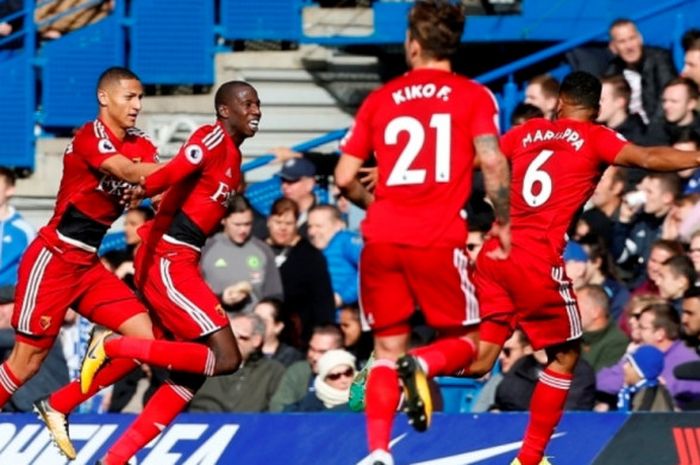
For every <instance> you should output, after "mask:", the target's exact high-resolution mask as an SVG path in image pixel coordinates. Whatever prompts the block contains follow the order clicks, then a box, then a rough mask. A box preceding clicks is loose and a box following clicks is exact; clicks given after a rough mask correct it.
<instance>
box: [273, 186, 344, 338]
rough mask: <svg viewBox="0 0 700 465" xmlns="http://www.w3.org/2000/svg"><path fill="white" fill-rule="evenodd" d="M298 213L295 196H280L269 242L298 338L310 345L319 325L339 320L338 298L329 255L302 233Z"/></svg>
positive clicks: (285, 305) (285, 309)
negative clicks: (334, 293)
mask: <svg viewBox="0 0 700 465" xmlns="http://www.w3.org/2000/svg"><path fill="white" fill-rule="evenodd" d="M298 217H299V209H298V207H297V204H296V203H295V202H294V201H293V200H290V199H287V198H284V197H283V198H280V199H277V200H276V201H275V202H274V203H273V204H272V210H271V211H270V216H269V217H268V220H267V227H268V229H269V231H270V237H269V238H268V239H267V242H268V244H269V245H270V247H272V251H273V252H274V254H275V263H276V265H277V268H279V271H280V276H281V278H282V288H283V289H284V306H283V308H284V312H285V315H288V316H289V317H290V318H291V319H292V321H293V323H294V328H292V329H293V330H294V331H293V334H294V337H295V342H296V343H297V345H301V346H306V344H308V342H309V338H310V337H311V331H312V330H313V328H314V327H315V326H321V325H325V324H328V323H333V322H335V302H334V299H333V288H332V287H331V278H330V275H329V274H328V266H327V264H326V259H325V257H324V256H323V253H321V251H319V250H318V249H316V248H315V247H314V246H313V245H311V243H310V242H309V241H308V239H305V238H304V237H302V236H301V235H300V234H299V232H298V228H297V218H298Z"/></svg>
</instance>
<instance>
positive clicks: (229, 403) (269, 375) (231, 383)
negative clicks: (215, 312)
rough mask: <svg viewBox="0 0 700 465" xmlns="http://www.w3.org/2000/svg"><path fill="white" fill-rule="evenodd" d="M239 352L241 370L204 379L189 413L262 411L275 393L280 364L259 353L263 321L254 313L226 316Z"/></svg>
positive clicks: (266, 408) (263, 328)
mask: <svg viewBox="0 0 700 465" xmlns="http://www.w3.org/2000/svg"><path fill="white" fill-rule="evenodd" d="M229 321H230V322H231V329H232V330H233V334H234V335H235V336H236V342H237V343H238V349H239V350H240V351H241V360H242V361H241V368H240V369H239V370H238V371H236V372H235V373H233V374H229V375H224V376H216V377H212V378H208V379H207V380H206V381H205V382H204V385H203V386H202V387H201V388H200V389H199V391H197V394H195V396H194V398H193V399H192V403H191V404H190V407H189V411H190V412H266V411H267V410H268V407H269V404H270V399H271V398H272V395H273V394H274V392H275V391H276V390H277V387H278V386H279V383H280V380H281V379H282V375H283V374H284V365H282V364H281V363H279V362H278V361H276V360H272V359H269V358H267V357H265V356H263V354H262V350H261V348H262V345H263V341H264V340H265V322H264V321H263V319H262V318H260V317H259V316H258V315H256V314H255V313H242V312H239V313H234V314H230V313H229Z"/></svg>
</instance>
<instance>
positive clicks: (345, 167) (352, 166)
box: [335, 153, 374, 209]
mask: <svg viewBox="0 0 700 465" xmlns="http://www.w3.org/2000/svg"><path fill="white" fill-rule="evenodd" d="M362 163H363V161H362V160H361V159H359V158H357V157H353V156H352V155H348V154H345V153H344V154H342V155H341V156H340V160H338V164H337V165H336V167H335V183H336V185H337V186H338V188H339V189H340V192H342V193H343V195H344V196H345V197H347V198H348V199H349V200H350V201H351V202H352V203H354V204H355V205H357V206H358V207H360V208H364V209H367V207H368V206H369V205H370V204H371V203H372V202H373V201H374V195H372V194H371V193H370V192H369V191H368V190H367V189H366V188H365V186H363V185H362V183H361V182H360V181H359V180H358V179H357V174H358V173H359V171H360V168H361V167H362Z"/></svg>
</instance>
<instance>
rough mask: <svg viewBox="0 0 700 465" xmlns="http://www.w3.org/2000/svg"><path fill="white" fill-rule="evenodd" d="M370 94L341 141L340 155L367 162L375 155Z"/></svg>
mask: <svg viewBox="0 0 700 465" xmlns="http://www.w3.org/2000/svg"><path fill="white" fill-rule="evenodd" d="M374 95H375V94H370V96H369V97H367V99H365V101H364V102H363V103H362V105H361V106H360V109H359V110H358V111H357V114H356V116H355V121H354V122H353V123H352V126H350V129H348V132H347V134H345V137H343V139H342V140H341V141H340V153H345V154H348V155H352V156H354V157H357V158H360V159H362V160H367V159H368V158H369V157H370V155H372V153H373V147H372V113H373V112H372V106H373V105H372V101H373V96H374Z"/></svg>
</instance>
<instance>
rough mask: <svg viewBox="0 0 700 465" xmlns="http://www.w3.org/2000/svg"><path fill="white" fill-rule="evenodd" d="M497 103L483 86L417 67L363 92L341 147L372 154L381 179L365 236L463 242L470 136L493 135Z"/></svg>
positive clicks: (415, 243) (360, 155) (471, 152)
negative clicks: (361, 101)
mask: <svg viewBox="0 0 700 465" xmlns="http://www.w3.org/2000/svg"><path fill="white" fill-rule="evenodd" d="M497 121H498V109H497V105H496V101H495V99H494V98H493V95H492V94H491V93H490V92H489V91H488V89H486V88H485V87H483V86H482V85H480V84H478V83H476V82H474V81H471V80H469V79H467V78H465V77H463V76H459V75H457V74H455V73H452V72H447V71H441V70H434V69H417V70H413V71H410V72H408V73H406V74H404V75H403V76H401V77H398V78H396V79H394V80H392V81H390V82H389V83H387V84H386V85H384V86H383V87H381V88H379V89H378V90H376V91H374V92H373V93H372V94H370V95H369V97H367V99H366V100H365V102H364V103H363V104H362V106H361V107H360V109H359V111H358V113H357V116H356V117H355V122H354V124H353V126H352V128H351V129H350V131H349V132H348V134H347V136H346V137H345V139H344V140H343V141H342V142H341V151H342V152H343V153H346V154H348V155H352V156H355V157H358V158H361V159H363V160H366V159H368V158H369V157H370V156H371V155H372V153H374V155H375V157H376V159H377V167H378V172H379V179H378V183H377V187H376V191H375V201H374V202H373V203H372V205H370V207H369V209H368V210H367V216H366V218H365V220H364V222H363V224H362V232H363V234H364V236H365V238H366V240H367V241H376V242H391V243H396V244H407V245H413V246H427V245H447V246H453V245H462V244H464V241H465V240H466V236H467V225H466V221H465V220H464V218H463V217H462V215H461V211H462V209H463V207H464V206H465V204H466V202H467V200H468V198H469V195H470V193H471V182H472V166H473V162H474V147H473V140H474V138H475V137H476V136H482V135H494V136H497V135H498V127H497Z"/></svg>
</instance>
